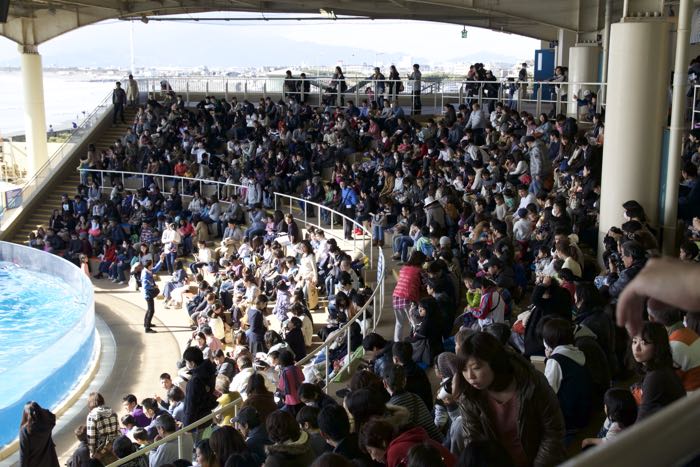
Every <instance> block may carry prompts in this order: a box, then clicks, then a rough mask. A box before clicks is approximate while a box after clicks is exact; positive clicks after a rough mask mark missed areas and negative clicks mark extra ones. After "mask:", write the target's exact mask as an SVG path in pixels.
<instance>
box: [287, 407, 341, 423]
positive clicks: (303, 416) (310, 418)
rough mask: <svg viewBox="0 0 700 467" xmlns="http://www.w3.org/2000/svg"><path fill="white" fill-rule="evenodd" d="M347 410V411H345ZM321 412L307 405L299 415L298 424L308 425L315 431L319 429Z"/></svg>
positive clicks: (300, 410)
mask: <svg viewBox="0 0 700 467" xmlns="http://www.w3.org/2000/svg"><path fill="white" fill-rule="evenodd" d="M343 410H345V409H343ZM319 412H320V410H319V409H318V407H309V406H308V405H305V406H304V407H302V408H301V409H299V412H298V413H297V423H298V424H299V425H300V426H304V423H308V424H309V426H310V427H311V428H313V429H316V428H318V413H319Z"/></svg>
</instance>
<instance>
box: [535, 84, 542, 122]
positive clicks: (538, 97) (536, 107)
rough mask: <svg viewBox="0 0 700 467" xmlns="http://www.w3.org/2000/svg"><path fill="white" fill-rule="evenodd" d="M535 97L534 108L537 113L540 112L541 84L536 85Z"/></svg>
mask: <svg viewBox="0 0 700 467" xmlns="http://www.w3.org/2000/svg"><path fill="white" fill-rule="evenodd" d="M535 99H536V100H537V103H536V104H535V109H536V113H537V115H539V114H541V113H542V85H540V86H537V92H536V93H535Z"/></svg>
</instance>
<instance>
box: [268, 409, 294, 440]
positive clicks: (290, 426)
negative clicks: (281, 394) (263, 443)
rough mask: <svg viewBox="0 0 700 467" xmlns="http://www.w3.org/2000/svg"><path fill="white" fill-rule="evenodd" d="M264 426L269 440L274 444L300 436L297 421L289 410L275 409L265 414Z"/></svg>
mask: <svg viewBox="0 0 700 467" xmlns="http://www.w3.org/2000/svg"><path fill="white" fill-rule="evenodd" d="M265 428H266V429H267V435H268V436H269V438H270V441H272V442H273V443H275V444H277V443H284V442H286V441H296V440H297V439H299V436H301V429H300V428H299V425H298V424H297V421H296V420H295V419H294V417H293V416H292V415H291V414H290V413H289V412H285V411H282V410H275V411H274V412H272V413H271V414H270V415H268V416H267V420H266V421H265Z"/></svg>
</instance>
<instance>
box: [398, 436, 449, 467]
mask: <svg viewBox="0 0 700 467" xmlns="http://www.w3.org/2000/svg"><path fill="white" fill-rule="evenodd" d="M426 465H429V466H430V467H444V466H445V462H444V461H443V460H442V453H441V452H440V450H439V449H438V448H436V447H435V446H434V445H433V444H430V443H428V442H426V441H423V442H422V443H420V444H415V445H414V446H413V447H412V448H411V449H409V450H408V462H407V463H406V467H424V466H426Z"/></svg>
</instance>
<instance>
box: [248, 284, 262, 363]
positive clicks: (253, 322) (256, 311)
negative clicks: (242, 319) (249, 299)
mask: <svg viewBox="0 0 700 467" xmlns="http://www.w3.org/2000/svg"><path fill="white" fill-rule="evenodd" d="M266 310H267V295H265V294H260V295H258V298H257V299H256V300H255V304H254V305H253V306H251V307H250V308H249V309H248V331H246V337H247V338H248V347H249V348H250V352H251V353H252V354H253V355H255V354H256V353H258V352H266V351H267V349H266V348H265V333H266V332H267V326H266V325H265V312H266Z"/></svg>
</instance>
